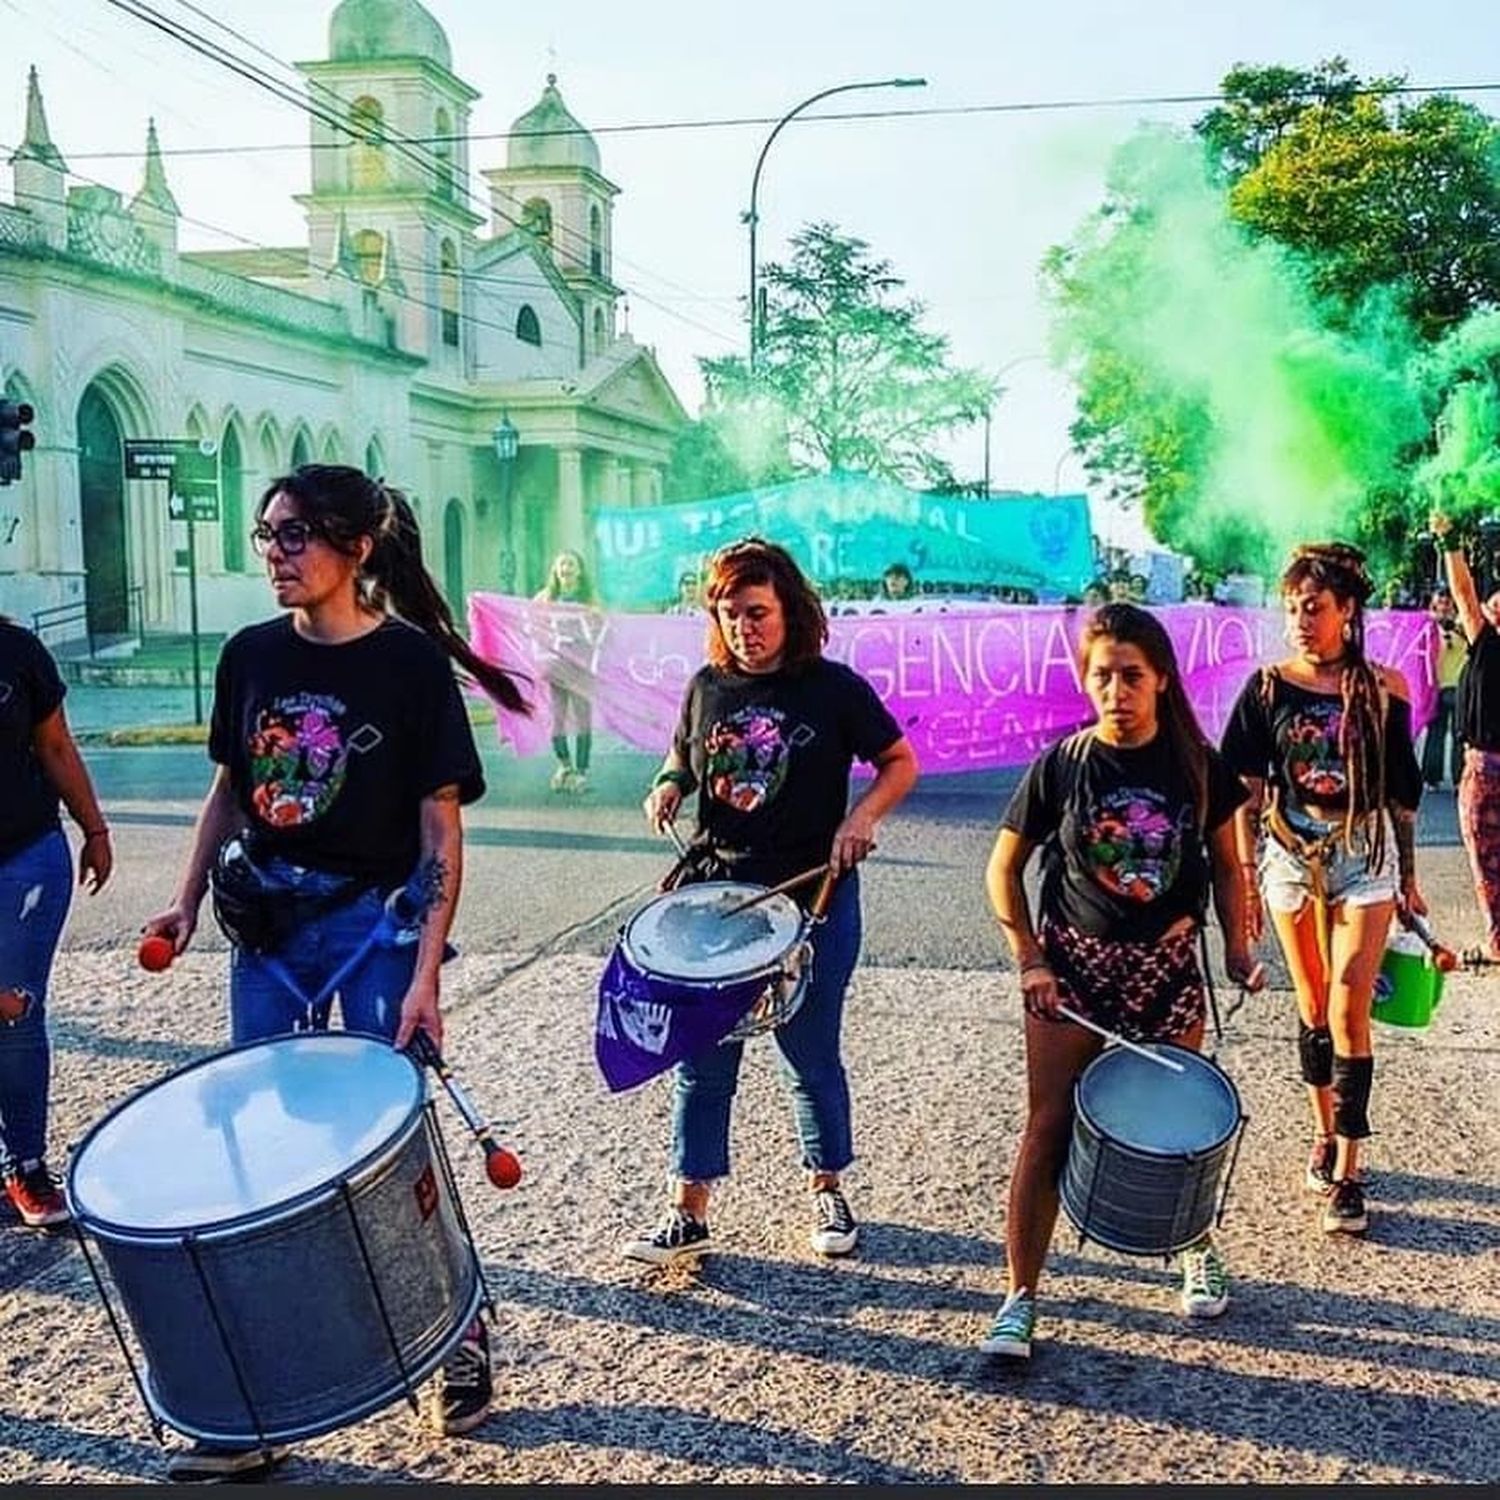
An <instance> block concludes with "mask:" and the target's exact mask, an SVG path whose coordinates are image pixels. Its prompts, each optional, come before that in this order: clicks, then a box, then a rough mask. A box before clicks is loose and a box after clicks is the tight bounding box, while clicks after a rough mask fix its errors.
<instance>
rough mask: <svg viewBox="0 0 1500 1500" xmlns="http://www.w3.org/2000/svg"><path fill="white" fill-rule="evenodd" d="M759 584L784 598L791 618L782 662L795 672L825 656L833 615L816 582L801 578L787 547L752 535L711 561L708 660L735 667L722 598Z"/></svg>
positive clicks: (706, 586)
mask: <svg viewBox="0 0 1500 1500" xmlns="http://www.w3.org/2000/svg"><path fill="white" fill-rule="evenodd" d="M755 584H770V586H771V587H772V588H773V589H775V590H776V597H777V599H779V600H780V601H781V612H782V615H783V616H784V617H785V619H786V645H785V646H784V647H783V648H782V656H781V659H782V662H783V664H784V665H785V666H787V667H789V668H791V669H792V670H796V668H798V667H800V666H804V665H806V664H807V663H808V662H810V661H815V660H816V659H817V658H818V657H820V656H821V655H822V654H823V643H824V642H825V641H826V640H827V639H828V616H827V615H826V614H824V613H823V601H822V600H821V599H819V598H818V593H817V590H816V589H815V588H813V586H812V584H810V583H809V582H808V581H807V579H806V578H804V577H803V576H802V569H801V568H799V567H798V566H797V564H796V562H795V561H794V560H793V558H792V554H791V553H790V552H788V551H787V550H786V548H785V547H778V546H777V545H776V543H775V542H768V541H766V539H765V538H764V537H758V536H747V537H746V538H745V539H744V541H741V542H732V543H731V544H730V545H729V546H727V547H721V548H720V549H719V550H718V551H717V552H715V553H714V555H713V556H712V557H711V558H710V559H709V562H708V570H707V572H706V573H705V575H704V579H703V603H704V604H705V606H706V607H707V609H708V659H709V661H710V662H711V663H712V664H713V665H714V666H716V667H720V668H725V669H727V668H730V667H732V666H733V665H734V653H733V652H732V651H731V650H730V649H729V642H728V641H726V640H725V639H724V632H723V630H722V629H721V628H720V626H719V609H718V605H719V600H720V599H724V598H727V597H728V596H729V595H730V594H733V593H735V592H737V591H738V590H740V589H743V588H749V587H751V586H753V585H755Z"/></svg>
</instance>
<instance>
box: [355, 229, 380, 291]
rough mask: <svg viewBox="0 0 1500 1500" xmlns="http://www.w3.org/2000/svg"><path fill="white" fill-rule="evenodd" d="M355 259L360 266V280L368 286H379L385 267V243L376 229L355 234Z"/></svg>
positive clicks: (361, 230)
mask: <svg viewBox="0 0 1500 1500" xmlns="http://www.w3.org/2000/svg"><path fill="white" fill-rule="evenodd" d="M351 243H352V244H353V246H354V259H355V261H356V262H357V263H358V265H359V279H360V280H361V281H362V282H364V284H365V285H366V286H379V285H380V276H381V272H382V270H383V269H384V267H385V241H384V240H383V239H382V238H381V237H380V231H379V230H376V229H360V230H357V231H356V232H355V234H354V237H353V240H352V241H351Z"/></svg>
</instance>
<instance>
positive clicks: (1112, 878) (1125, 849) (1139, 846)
mask: <svg viewBox="0 0 1500 1500" xmlns="http://www.w3.org/2000/svg"><path fill="white" fill-rule="evenodd" d="M1192 818H1193V814H1192V809H1191V808H1188V807H1184V808H1182V809H1181V810H1180V811H1179V812H1178V813H1177V815H1176V816H1175V817H1174V816H1173V815H1172V813H1171V812H1170V811H1169V809H1168V806H1167V799H1166V798H1165V797H1164V796H1163V795H1162V793H1160V792H1159V791H1156V790H1155V789H1154V788H1151V787H1120V788H1119V789H1118V790H1116V791H1112V792H1107V793H1105V794H1104V795H1103V796H1101V797H1099V798H1098V799H1097V800H1096V801H1094V802H1093V803H1092V805H1091V806H1090V808H1089V810H1088V816H1087V817H1086V818H1085V819H1084V820H1083V821H1082V824H1081V829H1082V844H1083V857H1084V863H1085V865H1086V867H1087V869H1088V872H1089V874H1090V875H1091V876H1092V877H1093V878H1094V880H1095V881H1097V882H1098V884H1099V885H1101V886H1103V887H1104V889H1105V890H1107V891H1109V892H1111V893H1112V894H1114V895H1116V896H1120V897H1122V898H1123V899H1125V900H1127V901H1141V902H1145V901H1155V900H1156V899H1157V898H1158V897H1159V896H1161V895H1162V894H1163V893H1164V892H1165V891H1167V890H1170V889H1171V887H1172V884H1173V882H1174V881H1175V880H1176V879H1177V872H1178V870H1179V869H1180V868H1181V867H1182V847H1183V837H1184V835H1185V833H1186V832H1187V830H1188V829H1189V828H1190V827H1191V826H1192Z"/></svg>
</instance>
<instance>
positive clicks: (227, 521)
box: [219, 422, 245, 573]
mask: <svg viewBox="0 0 1500 1500" xmlns="http://www.w3.org/2000/svg"><path fill="white" fill-rule="evenodd" d="M219 523H220V524H219V536H220V539H221V541H222V543H223V555H224V571H225V572H226V573H243V572H244V571H245V456H244V454H243V453H242V452H241V450H240V437H239V434H238V433H237V432H236V431H235V430H234V423H233V422H231V423H230V424H229V425H228V426H227V427H225V429H224V439H223V441H222V442H221V443H220V444H219Z"/></svg>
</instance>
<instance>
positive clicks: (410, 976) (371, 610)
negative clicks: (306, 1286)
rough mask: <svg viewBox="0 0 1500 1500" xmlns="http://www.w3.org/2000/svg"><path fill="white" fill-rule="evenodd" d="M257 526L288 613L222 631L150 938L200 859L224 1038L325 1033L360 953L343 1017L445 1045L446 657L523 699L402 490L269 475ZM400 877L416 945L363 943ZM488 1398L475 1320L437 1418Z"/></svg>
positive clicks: (230, 1460)
mask: <svg viewBox="0 0 1500 1500" xmlns="http://www.w3.org/2000/svg"><path fill="white" fill-rule="evenodd" d="M251 536H252V539H253V541H254V543H255V547H256V550H257V551H258V552H259V553H260V554H261V556H262V557H264V559H265V563H266V570H267V573H268V574H269V577H270V582H271V589H272V592H273V594H274V595H275V599H276V603H277V604H278V605H279V606H280V608H281V610H282V611H283V613H281V614H279V615H278V616H277V617H276V618H274V619H271V620H267V621H265V622H263V623H261V624H258V625H251V626H248V627H247V628H246V629H244V630H241V631H239V632H238V633H237V634H235V635H234V636H232V637H231V638H230V639H229V641H228V642H226V644H225V646H224V649H223V652H222V654H221V656H220V658H219V664H218V675H217V678H216V682H215V689H214V706H213V720H212V725H211V728H210V733H209V746H208V748H209V755H210V756H211V758H212V759H213V760H214V761H215V762H216V765H217V770H216V772H215V775H214V780H213V784H212V786H211V787H210V789H209V793H208V796H207V798H206V799H205V801H204V803H203V807H202V810H201V812H200V813H199V816H198V823H197V828H196V830H195V833H194V836H193V843H192V847H191V850H190V852H189V855H188V858H187V862H186V865H185V866H184V868H183V871H182V876H181V880H180V882H179V885H178V889H177V895H176V899H175V900H174V901H173V903H172V905H171V906H170V907H169V908H168V909H167V910H166V911H164V912H162V913H161V914H160V915H158V916H155V917H153V918H152V919H151V920H150V921H149V922H147V923H146V931H147V932H151V933H158V934H161V935H162V936H164V937H166V938H168V939H170V940H171V942H172V944H173V946H174V948H175V949H176V951H177V952H178V953H181V952H182V951H183V949H185V948H186V947H187V945H188V942H189V941H190V939H191V938H192V935H193V930H194V928H195V926H196V925H197V920H198V911H199V908H200V906H201V905H202V902H203V898H204V895H205V894H206V893H207V892H208V889H209V886H210V880H211V872H213V877H212V878H213V881H214V887H215V908H216V915H217V916H218V917H219V919H220V922H221V925H224V926H225V927H226V932H227V933H228V935H229V936H230V938H231V941H232V943H233V944H234V952H233V958H232V960H231V964H230V983H229V1010H230V1023H231V1030H232V1033H233V1039H234V1041H235V1042H236V1043H245V1042H251V1041H257V1040H260V1039H262V1038H265V1037H270V1036H274V1035H277V1034H279V1033H283V1032H287V1031H291V1030H293V1029H294V1028H296V1027H298V1026H306V1025H311V1026H313V1027H314V1028H316V1029H323V1028H326V1027H327V1025H328V1022H329V1013H330V1010H331V1006H332V1002H333V998H334V996H332V995H328V996H324V997H322V998H318V997H319V995H320V991H321V990H322V989H323V987H324V985H325V983H326V982H327V980H328V978H329V977H330V976H331V975H334V974H336V973H337V972H338V971H339V970H340V968H342V967H343V966H344V965H345V964H346V963H347V962H348V961H350V960H351V959H353V958H355V956H356V955H357V954H359V953H360V952H361V950H364V957H363V958H362V959H360V960H359V961H358V962H356V963H355V964H354V967H353V968H352V970H351V972H350V973H349V974H347V975H346V976H345V977H344V978H343V979H342V980H341V981H340V984H339V987H338V992H337V999H338V1002H339V1009H340V1013H341V1015H342V1018H343V1022H344V1025H345V1026H346V1027H347V1028H348V1029H349V1030H351V1031H362V1032H371V1033H375V1034H378V1035H383V1036H386V1037H388V1038H390V1039H391V1040H392V1041H393V1042H394V1044H395V1045H396V1046H397V1047H404V1046H406V1044H407V1043H408V1042H409V1041H411V1039H412V1037H413V1036H414V1034H415V1033H416V1032H417V1030H419V1029H420V1030H422V1031H424V1032H426V1033H427V1035H428V1036H430V1037H431V1039H432V1041H433V1042H434V1043H437V1044H439V1045H441V1042H442V1035H443V1022H442V1014H441V1011H440V1008H439V983H438V976H439V966H440V965H441V963H442V959H443V950H444V944H445V940H446V938H447V935H448V931H449V928H450V926H451V924H452V921H453V916H454V911H455V908H456V906H457V903H458V895H459V886H460V880H461V876H462V871H463V827H462V819H461V814H460V808H461V807H462V805H463V804H465V803H468V802H473V801H475V800H476V799H477V798H478V797H480V796H481V795H482V793H483V791H484V778H483V775H482V773H481V768H480V762H479V756H478V753H477V752H476V750H475V746H474V736H473V732H472V731H471V729H470V727H469V721H468V717H467V715H466V713H465V711H464V705H463V700H462V697H461V696H460V693H459V689H458V684H457V682H456V681H455V678H454V670H453V669H454V665H455V664H457V665H458V666H459V667H461V668H462V669H463V671H464V672H465V673H467V674H468V675H469V676H470V677H471V678H473V679H474V680H475V681H477V682H478V683H479V684H480V685H481V686H482V687H483V688H484V689H485V690H486V691H487V692H488V693H490V694H491V695H493V696H494V697H495V698H496V699H497V700H498V701H499V702H501V703H502V704H504V705H505V707H507V708H509V709H512V710H517V711H524V709H525V703H524V700H523V698H522V695H521V693H520V691H519V689H518V687H517V685H516V681H515V679H514V678H513V677H512V676H511V675H510V674H508V673H506V672H504V671H502V670H500V669H499V668H498V667H494V666H491V665H489V664H487V663H485V662H483V661H481V660H480V659H479V658H478V657H477V656H475V654H474V653H473V651H472V650H471V649H470V648H469V646H468V645H467V644H466V643H465V642H464V640H463V639H462V637H461V636H460V635H459V634H458V632H457V630H456V629H455V627H454V623H453V617H452V615H451V613H450V612H449V609H448V606H447V605H446V604H445V603H444V602H443V599H442V596H441V595H440V594H439V592H438V589H437V586H436V585H435V583H434V582H433V580H432V578H431V576H430V575H429V574H428V572H427V570H426V568H425V567H424V566H423V563H422V547H421V537H420V534H419V532H418V529H417V522H416V518H415V516H414V515H413V513H412V509H411V506H410V504H409V503H408V502H407V500H406V498H405V497H404V496H403V495H402V494H401V492H400V491H398V490H395V489H392V488H390V487H388V486H387V485H385V484H384V483H382V482H380V481H378V480H375V479H371V478H369V477H368V476H367V475H365V474H363V473H361V472H360V471H359V470H358V469H353V468H346V467H343V466H340V465H329V464H305V465H303V466H302V467H301V468H299V469H297V470H296V471H295V472H294V473H292V474H288V475H285V476H283V477H282V478H280V479H277V480H274V481H273V482H272V484H271V485H270V487H269V488H268V489H267V490H266V492H265V494H264V495H263V496H262V498H261V502H260V507H259V512H258V518H257V524H256V526H255V528H254V530H253V532H252V533H251ZM231 873H233V877H234V878H233V881H232V882H231V879H230V874H231ZM403 889H404V890H405V891H406V892H407V893H409V894H411V895H412V897H413V899H414V904H415V910H416V913H417V914H414V915H413V916H412V918H411V925H412V926H414V927H415V928H416V932H415V941H413V942H407V943H403V944H399V945H398V944H395V943H388V942H377V943H375V944H373V945H371V943H370V938H371V935H372V934H373V933H375V932H376V931H377V929H378V927H379V924H380V923H381V922H382V919H383V917H384V915H385V911H386V904H387V899H388V898H389V897H391V896H392V895H393V894H394V893H395V892H397V891H398V890H403ZM221 897H222V899H221ZM252 929H258V930H252ZM289 981H290V983H289ZM292 984H295V985H296V987H297V990H298V993H295V994H294V993H293V992H292V990H291V985H292ZM313 1000H315V1001H316V1004H315V1005H311V1006H310V1004H309V1002H310V1001H313ZM489 1398H490V1378H489V1356H488V1347H487V1340H486V1336H485V1330H484V1326H483V1324H482V1323H480V1322H479V1321H478V1320H477V1319H476V1321H475V1323H474V1324H473V1325H472V1326H471V1328H470V1329H469V1330H468V1332H467V1334H466V1335H465V1339H464V1342H463V1343H462V1344H461V1345H460V1346H459V1349H458V1351H457V1352H456V1354H455V1355H454V1356H452V1357H451V1358H450V1361H449V1364H448V1365H447V1366H446V1367H445V1370H444V1390H443V1396H442V1403H441V1413H440V1416H441V1426H442V1430H443V1431H444V1432H446V1433H449V1434H453V1433H459V1432H466V1431H468V1430H469V1429H470V1428H472V1427H474V1426H477V1425H478V1423H479V1422H481V1421H483V1419H484V1416H485V1413H486V1411H487V1409H488V1405H489ZM275 1456H279V1454H276V1455H271V1456H268V1455H266V1454H263V1453H260V1452H226V1451H225V1450H223V1449H220V1448H214V1447H212V1446H209V1447H204V1446H202V1445H199V1446H197V1447H195V1448H194V1449H192V1450H190V1451H189V1452H187V1453H185V1454H182V1453H179V1454H178V1455H177V1456H176V1458H175V1459H174V1460H173V1462H172V1465H171V1473H172V1477H173V1478H179V1479H203V1478H224V1477H244V1476H245V1475H246V1474H247V1473H252V1472H254V1471H256V1470H258V1469H261V1468H264V1467H265V1466H266V1465H267V1463H268V1462H269V1461H270V1458H271V1457H275Z"/></svg>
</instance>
